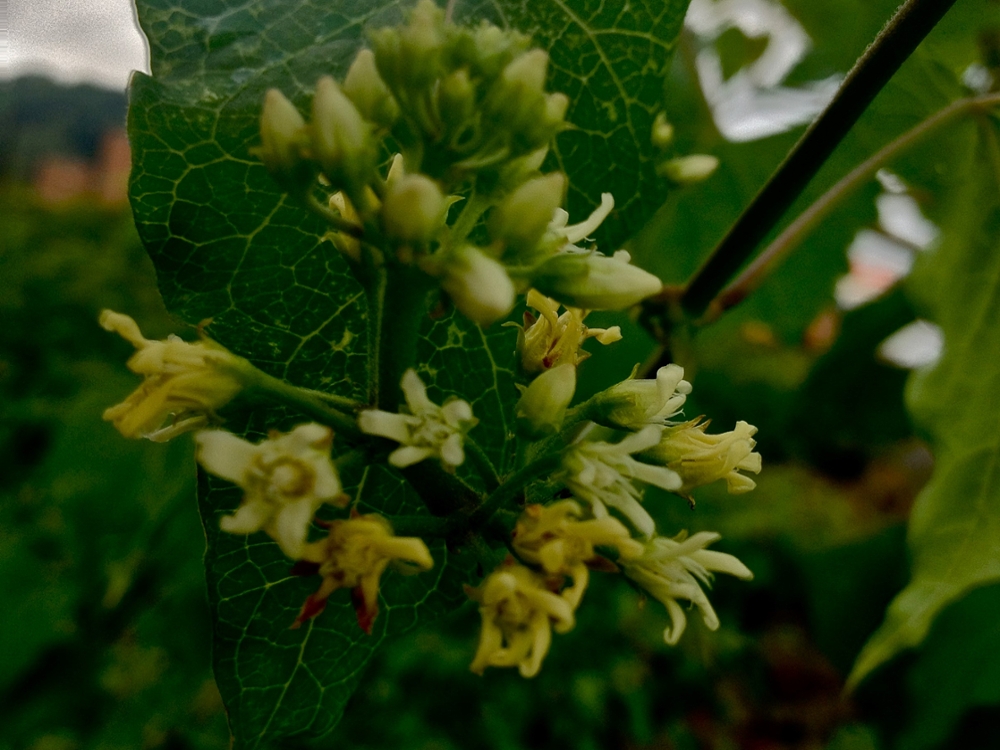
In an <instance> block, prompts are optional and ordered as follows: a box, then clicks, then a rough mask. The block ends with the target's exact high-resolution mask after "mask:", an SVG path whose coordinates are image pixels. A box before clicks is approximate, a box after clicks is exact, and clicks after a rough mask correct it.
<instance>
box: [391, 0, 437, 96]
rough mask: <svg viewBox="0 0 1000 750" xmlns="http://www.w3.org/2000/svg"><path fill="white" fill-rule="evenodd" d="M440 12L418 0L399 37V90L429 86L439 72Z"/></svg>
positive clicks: (428, 3)
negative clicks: (400, 88)
mask: <svg viewBox="0 0 1000 750" xmlns="http://www.w3.org/2000/svg"><path fill="white" fill-rule="evenodd" d="M443 31H444V11H443V10H441V9H440V8H439V7H438V6H437V5H436V4H435V3H434V2H433V0H420V2H419V3H417V7H415V8H414V9H413V12H412V13H411V14H410V22H409V23H408V24H407V25H406V26H405V27H403V29H402V31H401V32H400V35H399V53H400V56H399V64H400V67H399V75H400V79H401V84H402V86H404V87H406V88H409V89H421V88H426V87H427V86H430V85H431V84H432V83H433V82H434V80H435V79H436V78H438V76H439V74H440V72H441V51H442V47H443V45H444V33H443Z"/></svg>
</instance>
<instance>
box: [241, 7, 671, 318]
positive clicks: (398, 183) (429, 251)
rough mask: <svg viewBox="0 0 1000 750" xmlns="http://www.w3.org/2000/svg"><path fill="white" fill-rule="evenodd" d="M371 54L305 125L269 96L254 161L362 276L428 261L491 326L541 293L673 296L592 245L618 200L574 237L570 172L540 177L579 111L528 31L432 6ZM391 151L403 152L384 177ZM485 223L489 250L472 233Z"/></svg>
mask: <svg viewBox="0 0 1000 750" xmlns="http://www.w3.org/2000/svg"><path fill="white" fill-rule="evenodd" d="M370 43H371V49H362V50H361V51H360V52H358V54H357V56H356V57H355V59H354V61H353V63H352V64H351V66H350V68H349V70H348V71H347V75H346V76H345V78H344V80H343V81H342V82H340V83H338V82H337V81H336V80H334V78H332V77H330V76H324V77H323V78H321V79H320V80H319V81H318V82H317V84H316V89H315V93H314V95H313V98H312V107H311V119H310V120H309V121H308V122H307V121H306V119H305V118H304V117H303V116H302V114H300V112H299V110H298V109H297V108H296V106H295V105H294V104H293V103H292V102H291V101H289V100H288V99H287V98H286V97H285V96H284V95H283V94H282V93H281V92H279V91H278V90H271V91H269V92H268V93H267V96H266V97H265V100H264V108H263V112H262V116H261V145H260V147H259V148H258V149H257V153H258V155H259V156H260V158H261V160H262V161H263V163H264V165H265V166H266V167H267V168H268V169H269V170H270V172H271V173H272V175H274V177H275V180H276V181H277V182H278V183H279V184H280V185H281V186H282V188H283V189H284V190H286V191H287V192H289V193H291V194H293V195H296V196H298V197H300V198H302V199H303V200H304V201H305V202H306V204H307V205H309V206H310V207H311V208H313V209H314V210H316V211H317V212H319V213H321V214H323V215H324V216H326V217H327V218H328V220H329V221H330V223H331V224H332V226H333V231H332V232H331V233H330V234H329V238H330V239H331V241H332V242H333V244H334V245H335V246H336V247H337V248H338V249H339V250H340V251H341V252H342V253H343V254H344V255H345V256H346V257H347V258H348V259H349V260H350V261H351V263H352V264H353V265H354V266H355V267H369V266H371V265H373V264H374V265H376V266H382V265H385V266H388V267H389V272H392V266H393V265H394V264H405V265H415V266H417V267H418V268H419V269H420V270H421V271H423V272H424V273H426V274H427V275H428V276H429V277H431V278H432V279H434V280H435V281H436V282H437V284H438V285H439V286H440V288H441V290H442V291H443V292H444V293H445V294H446V295H447V296H448V297H449V298H450V299H451V301H452V303H453V304H454V305H455V307H456V308H457V309H458V310H459V311H461V312H462V313H463V314H464V315H465V316H467V317H468V318H470V319H471V320H472V321H474V322H475V323H478V324H480V325H489V324H490V323H492V322H494V321H496V320H500V319H502V318H504V317H506V316H507V315H508V314H509V313H510V311H511V310H512V309H513V307H514V303H515V300H516V297H517V294H518V293H523V292H525V291H527V290H528V289H529V288H531V287H535V288H537V289H539V290H540V291H541V292H544V293H545V294H547V295H549V296H551V297H554V298H555V299H557V300H559V301H560V302H563V303H564V304H567V305H571V306H574V307H577V308H585V309H624V308H626V307H630V306H632V305H634V304H636V303H638V302H640V301H641V300H643V299H645V298H646V297H649V296H651V295H653V294H656V293H657V292H659V291H660V289H661V288H662V285H661V283H660V281H659V279H657V278H656V277H655V276H653V275H652V274H649V273H647V272H645V271H643V270H642V269H640V268H637V267H636V266H633V265H631V263H630V262H629V257H628V254H627V253H625V252H624V251H619V252H618V253H615V254H614V255H613V256H607V255H603V254H601V253H598V252H596V250H594V249H593V248H585V247H581V246H580V245H579V243H581V242H582V241H583V240H585V239H586V238H587V237H589V236H590V235H591V234H592V233H593V232H594V231H595V230H596V229H597V227H598V226H599V225H600V223H601V222H602V221H603V220H604V218H606V217H607V215H608V214H609V213H610V211H611V210H612V208H613V206H614V201H613V200H612V198H611V196H610V195H608V194H605V195H604V196H602V198H601V205H600V207H599V208H598V209H596V210H595V211H594V213H593V214H592V215H591V216H590V218H588V219H587V220H586V221H584V222H582V223H581V224H578V225H569V222H568V216H567V214H566V212H565V211H564V210H563V209H562V208H561V205H562V203H563V200H564V198H565V193H566V188H567V181H566V177H565V175H564V174H562V173H561V172H551V173H548V174H543V173H542V172H541V171H540V169H541V166H542V163H543V162H544V160H545V157H546V155H547V153H548V148H549V146H550V144H551V142H552V139H553V138H554V137H555V136H556V134H558V133H559V132H560V131H562V130H563V129H565V128H566V127H567V126H566V122H565V119H564V117H565V114H566V109H567V107H568V104H569V100H568V99H567V97H566V96H565V95H563V94H560V93H550V92H547V91H546V90H545V81H546V78H547V75H548V55H547V53H545V52H544V51H543V50H540V49H531V48H530V46H529V43H528V39H527V38H526V37H525V36H523V35H522V34H520V33H518V32H516V31H505V30H501V29H499V28H497V27H495V26H492V25H489V24H485V23H484V24H482V25H480V26H476V27H463V26H458V25H455V24H452V23H450V22H448V21H446V19H445V14H444V12H443V11H442V10H441V9H440V8H438V7H437V6H436V5H435V4H434V3H433V2H432V0H421V2H419V3H418V4H417V6H416V7H415V8H414V9H413V11H412V12H411V13H410V17H409V21H408V23H407V24H405V25H403V26H401V27H390V28H382V29H376V30H375V31H373V32H372V33H371V34H370ZM390 147H393V148H398V149H399V150H400V153H398V154H396V156H395V157H394V158H393V160H392V162H391V166H390V167H389V169H388V170H387V171H386V172H385V173H384V174H383V172H382V168H381V167H380V166H379V165H378V158H379V154H380V153H385V152H386V151H387V150H388V149H389V148H390ZM319 190H326V191H327V193H328V195H327V199H326V200H327V204H328V205H324V204H322V203H320V202H319V201H318V200H317V198H316V197H315V196H316V194H317V192H318V191H319ZM455 204H458V205H457V206H455V210H454V211H453V210H452V206H453V205H455ZM484 216H485V217H486V221H485V227H484V231H483V233H482V236H483V238H484V239H485V241H481V242H480V243H479V244H476V243H474V242H472V241H471V240H470V232H471V231H472V230H473V228H474V227H475V226H476V225H477V223H478V222H479V221H480V219H481V218H483V217H484Z"/></svg>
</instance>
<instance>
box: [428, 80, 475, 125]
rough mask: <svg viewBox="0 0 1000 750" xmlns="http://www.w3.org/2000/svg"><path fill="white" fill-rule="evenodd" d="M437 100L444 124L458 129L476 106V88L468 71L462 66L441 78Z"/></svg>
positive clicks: (470, 115)
mask: <svg viewBox="0 0 1000 750" xmlns="http://www.w3.org/2000/svg"><path fill="white" fill-rule="evenodd" d="M437 100H438V114H439V115H440V116H441V122H442V123H444V126H445V127H446V128H449V129H455V130H458V129H460V128H461V126H462V125H463V124H464V123H466V122H467V121H468V120H469V119H470V118H471V117H472V115H473V112H474V110H475V106H476V88H475V86H473V85H472V81H470V80H469V71H467V70H466V69H465V68H462V69H461V70H456V71H455V72H454V73H451V74H450V75H448V76H445V77H444V78H442V79H441V85H440V86H439V88H438V92H437Z"/></svg>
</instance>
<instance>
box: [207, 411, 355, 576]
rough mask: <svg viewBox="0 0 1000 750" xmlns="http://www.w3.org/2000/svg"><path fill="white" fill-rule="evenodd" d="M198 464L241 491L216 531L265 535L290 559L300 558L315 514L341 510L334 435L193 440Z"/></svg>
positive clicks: (312, 428) (313, 430) (314, 427)
mask: <svg viewBox="0 0 1000 750" xmlns="http://www.w3.org/2000/svg"><path fill="white" fill-rule="evenodd" d="M195 441H196V442H197V443H198V462H199V463H200V464H201V465H202V466H203V467H204V468H205V470H206V471H207V472H209V473H210V474H214V475H215V476H217V477H221V478H222V479H227V480H229V481H230V482H233V483H234V484H237V485H239V486H240V487H242V488H243V491H244V495H243V502H242V503H241V504H240V507H239V508H238V509H237V510H236V512H235V513H234V514H233V515H231V516H223V517H222V519H221V520H220V522H219V526H220V528H221V529H222V530H223V531H226V532H229V533H230V534H252V533H254V532H256V531H264V532H265V533H267V534H268V535H269V536H270V537H271V538H272V539H274V541H276V542H277V543H278V546H279V547H281V551H282V552H284V553H285V554H286V555H288V557H290V558H292V559H298V558H299V556H300V555H301V554H302V549H303V545H304V544H305V541H306V536H307V534H308V532H309V524H310V523H311V522H312V518H313V515H314V514H315V513H316V509H317V508H319V506H321V505H322V504H323V503H329V504H331V505H336V506H338V507H344V506H345V505H346V504H347V503H348V501H349V498H348V497H347V496H346V495H344V494H343V489H342V487H341V484H340V477H339V476H338V475H337V470H336V468H335V467H334V465H333V462H332V461H331V460H330V446H331V444H332V443H333V431H332V430H331V429H330V428H329V427H324V426H323V425H320V424H316V423H314V422H313V423H309V424H301V425H299V426H298V427H296V428H295V429H293V430H292V431H291V432H289V433H287V434H281V433H279V432H272V433H271V435H270V437H268V439H267V440H264V441H262V442H261V443H259V444H257V445H254V444H253V443H250V442H248V441H246V440H243V439H242V438H238V437H236V435H233V434H232V433H231V432H226V431H225V430H206V431H203V432H199V433H198V434H197V435H196V436H195Z"/></svg>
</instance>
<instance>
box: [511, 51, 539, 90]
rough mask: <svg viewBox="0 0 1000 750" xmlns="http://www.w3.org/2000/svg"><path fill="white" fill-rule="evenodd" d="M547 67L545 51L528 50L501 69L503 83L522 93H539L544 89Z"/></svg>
mask: <svg viewBox="0 0 1000 750" xmlns="http://www.w3.org/2000/svg"><path fill="white" fill-rule="evenodd" d="M548 67H549V55H548V53H547V52H545V50H540V49H533V50H528V51H527V52H525V53H524V54H521V55H518V56H517V57H515V58H514V60H513V62H511V63H510V64H509V65H508V66H507V67H506V68H504V69H503V80H504V83H506V84H508V85H510V86H514V87H517V88H520V89H521V90H523V91H533V92H539V93H541V92H542V90H543V89H544V88H545V75H546V73H547V72H548Z"/></svg>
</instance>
